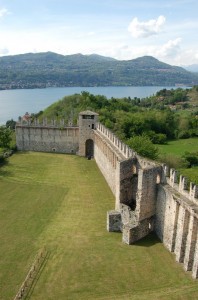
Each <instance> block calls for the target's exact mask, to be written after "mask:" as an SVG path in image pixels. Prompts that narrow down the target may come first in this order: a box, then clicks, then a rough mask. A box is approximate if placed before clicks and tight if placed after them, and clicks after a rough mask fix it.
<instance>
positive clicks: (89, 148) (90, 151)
mask: <svg viewBox="0 0 198 300" xmlns="http://www.w3.org/2000/svg"><path fill="white" fill-rule="evenodd" d="M85 156H86V157H88V158H91V157H93V156H94V142H93V140H92V139H88V140H86V142H85Z"/></svg>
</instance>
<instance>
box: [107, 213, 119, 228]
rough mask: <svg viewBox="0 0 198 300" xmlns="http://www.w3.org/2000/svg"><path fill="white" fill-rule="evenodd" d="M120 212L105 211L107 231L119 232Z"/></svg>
mask: <svg viewBox="0 0 198 300" xmlns="http://www.w3.org/2000/svg"><path fill="white" fill-rule="evenodd" d="M121 227H122V221H121V213H120V212H119V211H116V210H111V211H108V212H107V230H108V231H109V232H121Z"/></svg>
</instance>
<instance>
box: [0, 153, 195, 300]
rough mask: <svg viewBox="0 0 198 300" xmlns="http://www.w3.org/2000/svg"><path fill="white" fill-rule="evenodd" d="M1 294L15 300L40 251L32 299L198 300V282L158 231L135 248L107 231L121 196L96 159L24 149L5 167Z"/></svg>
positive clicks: (0, 200) (0, 211)
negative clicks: (44, 255) (42, 254)
mask: <svg viewBox="0 0 198 300" xmlns="http://www.w3.org/2000/svg"><path fill="white" fill-rule="evenodd" d="M0 192H1V193H0V241H1V246H0V299H1V300H8V299H9V300H10V299H12V298H14V295H15V294H16V292H17V290H18V288H19V286H20V285H21V283H22V282H23V280H24V279H25V276H26V274H27V272H28V271H29V268H30V266H31V264H32V262H33V261H34V258H35V256H36V254H37V252H38V250H39V249H41V248H42V247H43V246H46V248H47V250H48V251H49V256H48V259H47V261H46V264H45V265H44V268H43V269H42V272H41V273H40V274H39V277H38V278H37V280H36V282H35V285H34V286H33V289H32V290H31V291H30V294H29V295H28V297H27V299H31V300H48V299H49V300H50V299H53V300H54V299H57V300H66V299H67V300H77V299H82V300H85V299H86V300H94V299H100V300H105V299H109V300H110V299H112V300H113V299H114V300H115V299H116V300H128V299H133V300H138V299H141V300H144V299H148V300H151V299H152V300H153V299H175V300H176V299H183V300H188V299H197V298H198V284H197V281H196V280H193V279H192V278H191V273H186V272H184V271H183V268H182V265H181V264H178V263H176V262H175V257H174V254H172V253H170V252H168V251H167V250H166V249H165V248H164V246H163V244H162V243H160V241H159V240H158V239H157V238H156V236H155V235H154V234H153V235H150V236H149V237H147V238H145V239H143V240H141V241H139V242H137V243H136V244H135V245H132V246H128V245H125V244H123V243H122V241H121V234H119V233H108V232H107V231H106V212H107V211H108V210H110V209H113V208H114V197H113V195H112V193H111V191H110V189H109V187H108V186H107V184H106V182H105V180H104V178H103V176H102V175H101V173H100V171H99V170H98V168H97V166H96V164H95V161H93V160H91V161H89V160H86V159H84V158H80V157H77V156H70V155H61V154H60V155H58V154H47V153H17V154H15V155H13V156H12V157H11V158H10V159H9V163H8V164H7V165H5V166H4V167H1V168H0Z"/></svg>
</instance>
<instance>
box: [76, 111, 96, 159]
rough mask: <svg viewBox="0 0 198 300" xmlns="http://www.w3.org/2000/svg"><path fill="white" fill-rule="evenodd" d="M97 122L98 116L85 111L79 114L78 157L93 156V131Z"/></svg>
mask: <svg viewBox="0 0 198 300" xmlns="http://www.w3.org/2000/svg"><path fill="white" fill-rule="evenodd" d="M97 122H98V114H97V113H95V112H93V111H90V110H86V111H83V112H80V114H79V152H78V154H79V155H80V156H86V157H93V156H94V130H95V129H96V125H97Z"/></svg>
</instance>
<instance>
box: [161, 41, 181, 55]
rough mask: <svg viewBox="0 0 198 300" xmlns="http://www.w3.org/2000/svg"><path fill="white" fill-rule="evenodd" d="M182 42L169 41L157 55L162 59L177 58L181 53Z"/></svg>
mask: <svg viewBox="0 0 198 300" xmlns="http://www.w3.org/2000/svg"><path fill="white" fill-rule="evenodd" d="M181 40H182V39H181V38H177V39H175V40H169V41H168V42H167V43H166V44H164V45H162V46H161V47H160V49H159V50H158V51H157V53H156V54H157V55H158V56H160V57H175V56H176V55H177V54H178V53H179V52H181V49H180V44H181Z"/></svg>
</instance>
